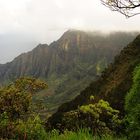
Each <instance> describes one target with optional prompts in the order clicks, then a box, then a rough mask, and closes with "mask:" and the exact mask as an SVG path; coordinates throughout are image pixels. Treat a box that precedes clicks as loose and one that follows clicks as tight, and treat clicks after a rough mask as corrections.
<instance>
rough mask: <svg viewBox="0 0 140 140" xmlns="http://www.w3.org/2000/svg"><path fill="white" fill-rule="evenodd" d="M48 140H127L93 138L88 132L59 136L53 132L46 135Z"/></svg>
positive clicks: (105, 137)
mask: <svg viewBox="0 0 140 140" xmlns="http://www.w3.org/2000/svg"><path fill="white" fill-rule="evenodd" d="M47 138H48V140H127V139H126V138H117V137H113V136H102V137H99V136H93V135H92V134H91V133H89V131H88V130H79V131H78V132H71V131H65V132H64V134H61V135H59V132H58V131H56V130H53V131H52V132H51V133H49V135H48V137H47Z"/></svg>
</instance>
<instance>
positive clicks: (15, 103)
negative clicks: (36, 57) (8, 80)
mask: <svg viewBox="0 0 140 140" xmlns="http://www.w3.org/2000/svg"><path fill="white" fill-rule="evenodd" d="M45 88H47V84H46V83H44V82H43V81H40V80H38V79H35V78H30V77H23V78H19V79H17V80H16V81H15V82H14V83H12V84H10V85H9V86H6V87H2V88H1V89H0V136H1V138H13V137H15V136H16V135H18V134H20V133H22V132H23V131H22V130H23V129H26V130H29V131H32V129H33V130H34V129H37V131H39V129H40V127H42V126H40V127H39V126H38V124H37V125H36V121H38V119H37V118H35V119H34V120H32V119H28V120H27V118H28V117H29V116H28V115H27V114H28V111H29V109H30V106H31V103H32V94H34V93H35V92H37V91H40V90H42V89H45ZM37 123H38V122H37ZM28 125H30V127H31V128H30V127H28ZM32 125H33V126H32ZM36 126H37V128H36ZM20 127H21V129H20ZM26 127H27V128H28V129H27V128H26ZM38 127H39V128H38ZM20 131H21V132H20ZM34 131H35V130H34ZM24 133H26V131H24ZM30 135H31V134H30Z"/></svg>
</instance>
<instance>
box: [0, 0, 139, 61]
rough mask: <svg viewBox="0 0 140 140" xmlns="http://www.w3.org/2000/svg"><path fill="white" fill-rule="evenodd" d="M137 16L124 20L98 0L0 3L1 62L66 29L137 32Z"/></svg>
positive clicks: (46, 0)
mask: <svg viewBox="0 0 140 140" xmlns="http://www.w3.org/2000/svg"><path fill="white" fill-rule="evenodd" d="M139 23H140V18H138V16H136V17H133V18H130V19H125V17H124V16H122V15H120V14H119V13H117V12H112V11H110V10H109V9H108V8H106V7H104V6H103V5H102V4H101V2H100V0H12V1H11V0H0V63H4V62H7V61H10V60H11V59H13V58H14V57H15V56H17V55H18V54H20V53H21V52H24V51H28V50H30V49H32V48H33V47H34V46H35V45H36V44H38V43H50V42H52V41H54V40H56V39H58V38H59V37H60V36H61V35H62V34H63V32H64V31H66V30H68V29H80V30H92V31H94V30H101V31H111V30H139Z"/></svg>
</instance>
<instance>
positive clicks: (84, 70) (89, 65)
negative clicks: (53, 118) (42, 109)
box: [0, 30, 136, 111]
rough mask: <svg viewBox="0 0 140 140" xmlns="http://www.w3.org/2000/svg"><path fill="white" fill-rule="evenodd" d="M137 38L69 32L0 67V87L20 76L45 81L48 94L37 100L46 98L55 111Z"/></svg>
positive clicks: (42, 94)
mask: <svg viewBox="0 0 140 140" xmlns="http://www.w3.org/2000/svg"><path fill="white" fill-rule="evenodd" d="M135 36H136V33H125V32H118V33H111V34H109V35H107V36H105V35H102V34H100V33H95V34H94V33H88V32H84V31H77V30H68V31H66V32H65V33H64V34H63V35H62V36H61V37H60V39H58V40H57V41H55V42H53V43H51V44H50V45H47V44H39V45H38V46H37V47H36V48H34V49H33V50H32V51H30V52H27V53H23V54H21V55H19V56H18V57H16V58H15V59H14V60H13V61H11V62H9V63H6V64H2V65H0V83H1V84H7V83H9V82H11V81H13V80H15V79H16V78H19V77H21V76H34V77H37V78H42V79H44V80H46V81H47V82H48V84H49V90H48V91H45V92H44V93H40V94H38V95H37V97H36V98H39V99H40V98H43V100H44V102H45V103H46V105H47V107H48V108H49V109H50V108H51V110H53V111H55V110H56V109H57V107H58V106H59V105H61V104H62V103H64V102H66V101H69V100H71V99H73V98H74V97H75V96H77V95H78V94H79V93H80V91H81V90H83V89H84V88H86V87H87V86H88V85H89V83H90V82H91V81H94V80H95V79H96V78H97V77H98V76H99V75H100V74H101V71H102V70H103V69H104V68H105V67H107V65H108V64H109V63H111V62H112V61H113V59H114V56H115V55H117V54H118V53H119V52H120V51H121V50H122V48H123V47H124V46H126V44H128V43H129V42H130V41H132V40H133V39H134V37H135ZM48 94H49V97H48V96H47V95H48Z"/></svg>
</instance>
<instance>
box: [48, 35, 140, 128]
mask: <svg viewBox="0 0 140 140" xmlns="http://www.w3.org/2000/svg"><path fill="white" fill-rule="evenodd" d="M138 64H140V35H139V36H137V38H136V39H135V40H134V41H133V42H132V43H130V44H129V45H128V46H127V47H125V48H124V49H123V50H122V51H121V53H120V55H118V56H117V57H116V58H115V61H114V63H112V64H110V65H109V67H108V68H107V69H106V70H105V71H104V72H103V73H102V75H101V77H100V78H99V79H98V80H97V81H95V82H92V83H91V84H90V85H89V86H88V87H87V88H86V89H85V90H83V91H82V92H81V94H80V95H78V96H77V97H76V98H75V99H74V100H72V101H70V102H67V103H65V104H63V105H61V106H60V107H59V108H58V111H57V112H56V113H55V114H54V115H52V117H51V118H50V119H49V122H50V124H51V125H52V126H54V127H57V124H58V123H61V118H62V116H63V115H64V114H65V112H68V111H71V110H74V109H77V107H78V106H80V105H82V104H87V103H88V102H89V97H90V96H91V95H94V96H95V100H96V101H98V100H99V99H104V100H107V101H109V103H110V104H111V106H112V107H114V108H115V109H118V110H120V111H121V113H122V114H123V113H124V99H125V96H126V94H127V92H128V91H129V89H130V88H131V85H132V73H133V70H134V69H135V67H136V66H137V65H138Z"/></svg>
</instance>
